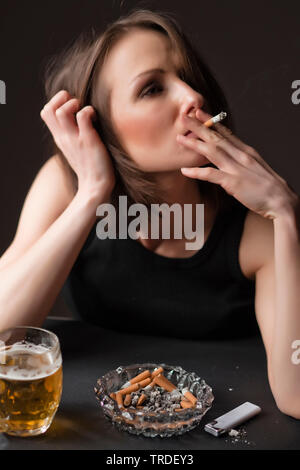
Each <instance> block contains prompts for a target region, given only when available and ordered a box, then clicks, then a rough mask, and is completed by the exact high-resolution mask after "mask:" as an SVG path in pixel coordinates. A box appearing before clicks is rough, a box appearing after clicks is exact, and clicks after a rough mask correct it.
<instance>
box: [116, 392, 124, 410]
mask: <svg viewBox="0 0 300 470" xmlns="http://www.w3.org/2000/svg"><path fill="white" fill-rule="evenodd" d="M116 400H117V403H118V407H119V408H123V397H122V394H121V393H120V392H117V393H116Z"/></svg>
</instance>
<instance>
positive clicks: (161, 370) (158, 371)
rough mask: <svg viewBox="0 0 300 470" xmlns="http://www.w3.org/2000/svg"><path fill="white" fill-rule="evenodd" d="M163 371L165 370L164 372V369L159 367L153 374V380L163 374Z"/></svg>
mask: <svg viewBox="0 0 300 470" xmlns="http://www.w3.org/2000/svg"><path fill="white" fill-rule="evenodd" d="M163 371H164V370H163V368H162V367H158V368H156V369H154V371H153V372H152V374H151V377H152V379H154V377H156V376H157V375H159V374H162V373H163Z"/></svg>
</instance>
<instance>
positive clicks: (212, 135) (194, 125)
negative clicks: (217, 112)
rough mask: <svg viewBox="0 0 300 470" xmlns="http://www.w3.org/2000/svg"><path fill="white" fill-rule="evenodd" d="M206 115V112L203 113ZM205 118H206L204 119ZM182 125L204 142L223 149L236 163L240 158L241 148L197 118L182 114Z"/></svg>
mask: <svg viewBox="0 0 300 470" xmlns="http://www.w3.org/2000/svg"><path fill="white" fill-rule="evenodd" d="M205 115H206V116H207V114H206V113H205ZM205 120H206V119H205ZM183 122H184V125H185V126H186V127H187V128H188V129H189V130H191V131H192V132H194V133H195V134H196V135H197V136H198V137H199V138H200V139H201V140H203V141H204V142H208V143H212V144H213V145H216V146H218V147H221V148H222V149H223V150H225V151H226V152H227V154H228V156H229V157H230V158H231V159H232V160H234V161H235V162H237V163H240V160H241V150H240V149H239V148H237V147H236V146H235V145H234V144H233V143H232V142H230V141H229V140H228V139H227V138H226V137H225V136H224V135H222V134H220V133H219V132H216V131H215V130H214V129H211V128H208V127H206V126H205V125H204V124H203V123H202V122H200V120H199V119H197V118H192V117H189V116H183Z"/></svg>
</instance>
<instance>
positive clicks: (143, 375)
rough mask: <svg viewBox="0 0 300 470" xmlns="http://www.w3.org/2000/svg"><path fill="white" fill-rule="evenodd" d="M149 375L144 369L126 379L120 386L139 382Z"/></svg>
mask: <svg viewBox="0 0 300 470" xmlns="http://www.w3.org/2000/svg"><path fill="white" fill-rule="evenodd" d="M150 376H151V373H150V371H149V370H145V371H144V372H141V373H140V374H139V375H136V376H135V377H133V378H132V379H130V380H128V382H126V383H125V384H124V385H123V386H122V387H121V388H127V387H129V386H130V385H133V384H135V383H137V382H140V381H141V380H143V379H146V378H147V377H150Z"/></svg>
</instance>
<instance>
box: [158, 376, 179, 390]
mask: <svg viewBox="0 0 300 470" xmlns="http://www.w3.org/2000/svg"><path fill="white" fill-rule="evenodd" d="M154 381H155V383H156V384H157V385H159V386H160V387H163V388H164V389H165V390H167V391H168V392H172V390H175V388H176V387H175V385H173V384H172V382H170V381H169V380H168V379H167V377H165V376H164V375H162V374H159V375H157V376H156V377H155V379H154Z"/></svg>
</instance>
